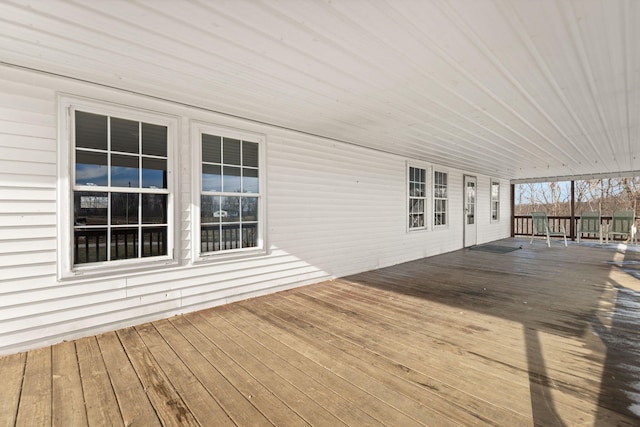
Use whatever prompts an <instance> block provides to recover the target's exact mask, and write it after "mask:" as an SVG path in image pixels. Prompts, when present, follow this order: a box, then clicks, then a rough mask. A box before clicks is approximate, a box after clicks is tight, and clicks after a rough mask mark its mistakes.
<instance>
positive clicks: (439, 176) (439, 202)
mask: <svg viewBox="0 0 640 427" xmlns="http://www.w3.org/2000/svg"><path fill="white" fill-rule="evenodd" d="M447 204H448V194H447V173H446V172H437V171H436V172H434V174H433V225H434V226H436V227H437V226H443V225H447Z"/></svg>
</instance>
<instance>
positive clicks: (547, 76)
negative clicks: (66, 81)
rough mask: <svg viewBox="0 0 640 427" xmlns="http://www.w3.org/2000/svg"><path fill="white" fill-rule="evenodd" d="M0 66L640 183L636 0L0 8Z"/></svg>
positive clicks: (22, 4) (508, 172) (406, 144)
mask: <svg viewBox="0 0 640 427" xmlns="http://www.w3.org/2000/svg"><path fill="white" fill-rule="evenodd" d="M0 22H1V23H2V24H1V26H0V58H1V62H3V63H5V64H10V65H17V66H21V67H28V68H33V69H37V70H44V71H47V72H52V73H57V74H61V75H65V76H69V77H73V78H78V79H82V80H86V81H90V82H95V83H98V84H103V85H108V86H112V87H116V88H120V89H124V90H128V91H134V92H139V93H144V94H148V95H151V96H156V97H160V98H165V99H169V100H171V101H175V102H181V103H185V104H189V105H194V106H198V107H202V108H206V109H211V110H215V111H218V112H222V113H226V114H231V115H237V116H241V117H246V118H249V119H253V120H258V121H261V122H266V123H269V124H273V125H277V126H283V127H287V128H291V129H296V130H300V131H303V132H308V133H312V134H317V135H322V136H326V137H329V138H335V139H338V140H342V141H347V142H350V143H354V144H358V145H363V146H367V147H371V148H374V149H378V150H383V151H386V152H391V153H397V154H400V155H403V156H407V157H410V158H416V159H424V160H427V161H431V162H435V163H438V164H441V165H445V166H450V167H456V168H461V169H465V170H469V171H473V172H477V173H483V174H487V175H492V176H498V177H503V178H510V179H522V178H540V177H547V176H564V175H580V174H590V173H619V172H626V171H636V170H640V143H639V142H638V136H639V126H638V124H639V123H638V121H639V118H640V42H639V41H640V28H639V27H638V25H635V24H636V23H637V22H640V3H638V2H634V1H630V0H629V1H623V0H621V1H618V0H602V1H597V0H587V1H585V0H576V1H570V0H561V1H551V0H549V1H528V0H521V1H486V0H473V1H466V0H459V1H457V0H452V1H444V0H443V1H437V0H434V1H416V0H378V1H371V0H335V1H311V0H264V1H259V0H234V1H222V0H216V1H205V0H192V1H186V0H140V1H129V0H127V1H124V0H110V1H102V0H83V1H80V0H78V1H73V0H69V1H63V0H35V1H33V0H32V1H20V0H17V1H12V0H3V1H2V2H0Z"/></svg>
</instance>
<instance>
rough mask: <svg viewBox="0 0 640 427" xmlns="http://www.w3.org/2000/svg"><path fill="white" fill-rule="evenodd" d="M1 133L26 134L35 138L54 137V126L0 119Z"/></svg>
mask: <svg viewBox="0 0 640 427" xmlns="http://www.w3.org/2000/svg"><path fill="white" fill-rule="evenodd" d="M0 130H1V131H2V132H1V133H3V134H5V135H26V136H31V137H36V138H49V139H55V138H56V127H55V126H41V125H37V124H32V123H28V124H27V123H17V122H10V121H7V120H0Z"/></svg>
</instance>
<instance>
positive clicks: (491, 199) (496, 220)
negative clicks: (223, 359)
mask: <svg viewBox="0 0 640 427" xmlns="http://www.w3.org/2000/svg"><path fill="white" fill-rule="evenodd" d="M494 184H497V185H498V200H497V202H498V209H497V211H496V216H497V218H495V219H494V218H493V201H494V200H493V185H494ZM500 184H501V183H500V180H499V179H497V178H490V179H489V220H490V222H491V223H498V222H500V199H501V197H500V187H501V185H500Z"/></svg>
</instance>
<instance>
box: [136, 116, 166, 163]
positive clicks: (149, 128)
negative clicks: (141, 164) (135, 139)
mask: <svg viewBox="0 0 640 427" xmlns="http://www.w3.org/2000/svg"><path fill="white" fill-rule="evenodd" d="M142 154H144V155H147V156H159V157H167V127H166V126H159V125H152V124H149V123H142Z"/></svg>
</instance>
